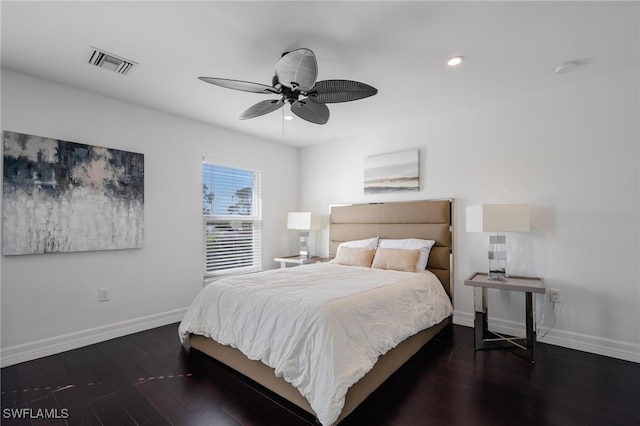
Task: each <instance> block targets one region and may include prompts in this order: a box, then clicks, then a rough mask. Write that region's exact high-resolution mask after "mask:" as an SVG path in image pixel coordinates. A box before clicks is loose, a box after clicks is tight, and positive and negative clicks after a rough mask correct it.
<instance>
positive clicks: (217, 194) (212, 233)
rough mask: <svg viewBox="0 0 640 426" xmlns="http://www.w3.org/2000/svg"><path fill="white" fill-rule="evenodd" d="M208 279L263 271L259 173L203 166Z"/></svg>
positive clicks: (220, 166)
mask: <svg viewBox="0 0 640 426" xmlns="http://www.w3.org/2000/svg"><path fill="white" fill-rule="evenodd" d="M202 182H203V184H202V213H203V218H204V228H205V231H204V239H205V242H204V256H205V276H209V277H210V276H216V275H224V274H235V273H245V272H256V271H260V270H262V209H261V177H260V172H259V171H258V170H248V169H241V168H236V167H228V166H223V165H218V164H210V163H203V165H202Z"/></svg>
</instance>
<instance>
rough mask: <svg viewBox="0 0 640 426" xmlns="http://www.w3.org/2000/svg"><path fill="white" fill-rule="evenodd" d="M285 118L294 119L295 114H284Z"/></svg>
mask: <svg viewBox="0 0 640 426" xmlns="http://www.w3.org/2000/svg"><path fill="white" fill-rule="evenodd" d="M284 119H285V120H287V121H290V120H293V115H290V114H286V115H285V116H284Z"/></svg>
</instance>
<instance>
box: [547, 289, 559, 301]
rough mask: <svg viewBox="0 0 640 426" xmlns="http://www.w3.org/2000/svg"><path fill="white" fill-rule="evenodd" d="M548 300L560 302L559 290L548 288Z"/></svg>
mask: <svg viewBox="0 0 640 426" xmlns="http://www.w3.org/2000/svg"><path fill="white" fill-rule="evenodd" d="M549 300H550V301H552V302H553V303H560V290H559V289H557V288H550V289H549Z"/></svg>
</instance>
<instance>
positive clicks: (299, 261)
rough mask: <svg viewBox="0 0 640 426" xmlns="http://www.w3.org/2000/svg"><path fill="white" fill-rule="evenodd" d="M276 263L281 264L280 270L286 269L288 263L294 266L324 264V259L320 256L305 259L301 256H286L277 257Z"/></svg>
mask: <svg viewBox="0 0 640 426" xmlns="http://www.w3.org/2000/svg"><path fill="white" fill-rule="evenodd" d="M273 260H275V261H276V262H280V268H286V267H287V263H292V264H294V265H300V266H302V265H308V264H310V263H319V262H322V260H323V259H322V258H321V257H320V256H307V257H303V256H300V255H296V256H285V257H276V258H275V259H273Z"/></svg>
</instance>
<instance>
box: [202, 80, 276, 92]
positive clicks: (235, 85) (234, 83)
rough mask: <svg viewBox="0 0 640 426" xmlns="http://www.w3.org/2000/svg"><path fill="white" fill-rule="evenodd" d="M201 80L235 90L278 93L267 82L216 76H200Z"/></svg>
mask: <svg viewBox="0 0 640 426" xmlns="http://www.w3.org/2000/svg"><path fill="white" fill-rule="evenodd" d="M198 79H199V80H202V81H204V82H206V83H211V84H215V85H216V86H220V87H225V88H227V89H233V90H242V91H243V92H252V93H267V94H271V93H277V91H276V90H275V89H274V88H273V87H271V86H267V85H266V84H260V83H252V82H250V81H241V80H229V79H226V78H215V77H198Z"/></svg>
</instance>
